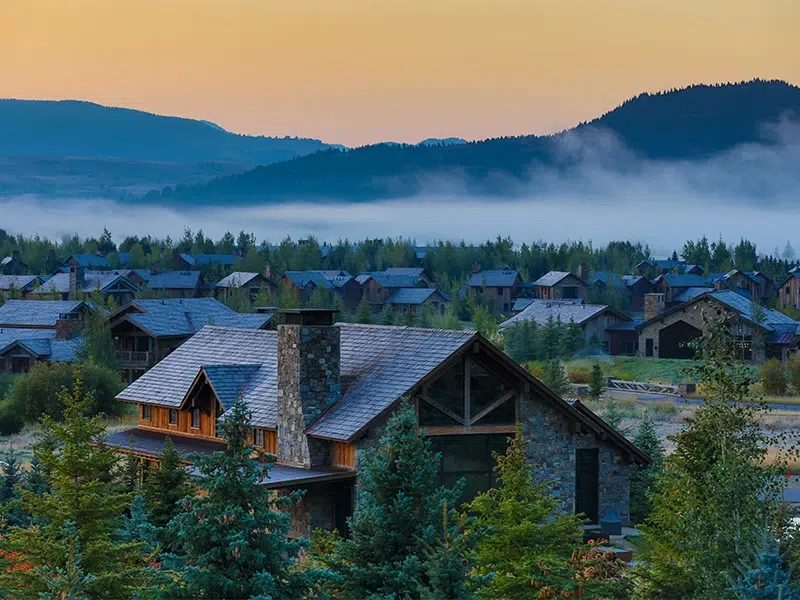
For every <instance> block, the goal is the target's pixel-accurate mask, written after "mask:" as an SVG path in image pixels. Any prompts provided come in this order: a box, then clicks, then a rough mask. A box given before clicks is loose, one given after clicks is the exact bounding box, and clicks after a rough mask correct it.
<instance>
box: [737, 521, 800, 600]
mask: <svg viewBox="0 0 800 600" xmlns="http://www.w3.org/2000/svg"><path fill="white" fill-rule="evenodd" d="M784 563H785V558H784V557H783V556H781V553H780V550H779V549H778V543H777V542H776V541H775V538H774V536H773V535H771V534H770V533H766V534H765V535H764V537H763V540H762V542H761V545H760V548H759V550H758V552H756V556H755V557H754V560H750V561H742V564H741V567H740V569H741V575H740V576H739V579H738V581H737V582H736V584H735V585H734V586H733V591H734V592H736V596H737V598H739V600H797V598H798V596H800V594H798V590H797V586H796V585H794V583H793V582H792V576H791V573H790V572H787V571H785V570H784V568H783V565H784Z"/></svg>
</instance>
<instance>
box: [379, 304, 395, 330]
mask: <svg viewBox="0 0 800 600" xmlns="http://www.w3.org/2000/svg"><path fill="white" fill-rule="evenodd" d="M378 323H379V324H380V325H394V310H393V309H392V305H391V304H389V303H388V302H387V303H386V304H384V305H383V308H382V309H381V312H380V314H379V315H378Z"/></svg>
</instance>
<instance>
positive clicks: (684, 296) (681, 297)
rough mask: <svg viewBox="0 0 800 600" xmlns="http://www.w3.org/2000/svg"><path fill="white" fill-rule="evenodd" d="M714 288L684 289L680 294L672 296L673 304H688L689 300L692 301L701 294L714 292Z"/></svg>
mask: <svg viewBox="0 0 800 600" xmlns="http://www.w3.org/2000/svg"><path fill="white" fill-rule="evenodd" d="M713 291H714V288H709V287H690V288H683V289H681V291H680V292H679V293H678V294H675V295H674V296H672V301H673V302H686V301H687V300H691V299H692V298H696V297H697V296H699V295H700V294H705V293H706V292H713Z"/></svg>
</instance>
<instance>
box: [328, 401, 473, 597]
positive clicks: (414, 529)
mask: <svg viewBox="0 0 800 600" xmlns="http://www.w3.org/2000/svg"><path fill="white" fill-rule="evenodd" d="M359 463H360V468H359V477H360V481H361V489H360V493H359V500H358V503H357V505H356V509H355V512H354V514H353V517H352V519H351V520H350V531H351V536H350V538H349V539H345V540H341V541H339V542H337V544H336V546H335V549H334V551H333V553H332V554H331V555H330V556H328V557H326V561H327V563H328V564H329V565H330V567H331V569H332V570H333V571H334V573H335V574H336V575H337V576H338V577H339V579H340V581H341V582H342V583H341V584H340V586H341V587H340V589H338V590H336V593H334V597H337V598H338V597H342V598H350V599H353V600H361V599H367V598H370V599H371V598H376V599H377V598H394V597H396V598H410V599H420V598H423V597H430V594H434V593H435V590H436V589H437V586H438V589H440V590H441V589H445V588H446V589H448V590H455V589H459V590H462V591H463V592H464V593H467V591H468V588H469V581H468V579H469V575H468V572H469V569H470V566H471V563H470V561H469V560H468V556H467V555H463V554H461V553H460V549H466V548H468V541H467V540H464V539H463V536H465V535H468V534H467V532H466V531H465V530H464V525H463V524H462V523H461V521H459V520H458V517H457V516H456V514H455V513H454V512H453V511H451V510H450V509H449V508H448V507H451V506H454V505H455V502H456V500H457V496H458V493H459V491H458V490H451V489H447V488H443V487H439V486H438V485H437V483H436V482H437V480H438V469H439V456H438V455H435V454H434V453H433V452H432V451H431V442H430V440H429V439H428V438H427V437H425V436H424V434H422V433H421V432H420V431H419V430H418V428H417V419H416V416H415V414H414V409H413V407H412V406H411V405H410V404H409V403H408V402H407V401H403V402H402V403H401V405H400V408H398V410H397V411H396V412H395V414H394V415H393V416H392V417H391V418H390V419H389V422H388V424H387V425H386V429H385V431H384V434H383V436H382V437H381V440H380V444H379V445H378V446H377V447H375V448H372V449H369V450H366V451H365V452H364V453H363V454H361V455H359ZM445 513H446V514H447V521H444V520H443V515H445ZM450 524H454V526H453V527H451V526H450ZM445 548H447V549H449V550H448V551H447V552H450V554H449V555H447V552H445ZM454 552H455V554H454ZM459 557H460V559H459ZM459 593H461V592H459ZM425 594H429V596H425ZM439 597H447V596H439ZM455 597H456V598H464V597H465V596H464V595H463V594H462V595H460V596H455Z"/></svg>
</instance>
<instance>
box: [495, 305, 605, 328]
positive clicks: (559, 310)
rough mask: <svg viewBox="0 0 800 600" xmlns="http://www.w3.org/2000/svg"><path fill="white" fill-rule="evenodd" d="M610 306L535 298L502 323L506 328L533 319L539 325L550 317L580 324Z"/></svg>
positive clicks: (501, 326)
mask: <svg viewBox="0 0 800 600" xmlns="http://www.w3.org/2000/svg"><path fill="white" fill-rule="evenodd" d="M605 310H610V307H608V306H606V305H605V304H574V303H573V302H560V301H558V300H534V301H533V302H531V303H530V304H529V305H528V306H527V307H526V308H525V309H524V310H523V311H522V312H521V313H519V314H518V315H514V316H513V317H511V318H510V319H509V320H508V321H505V322H503V323H501V324H500V328H501V329H504V328H506V327H510V326H512V325H516V324H518V323H520V322H522V321H527V320H532V321H535V322H536V324H537V325H544V324H545V323H547V321H548V319H549V318H550V317H552V318H553V319H556V320H558V319H559V318H560V319H561V321H562V322H564V323H569V322H570V320H573V321H575V322H576V323H578V324H579V325H580V324H582V323H584V322H585V321H588V320H589V319H593V318H594V317H596V316H598V315H600V313H602V312H603V311H605Z"/></svg>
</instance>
